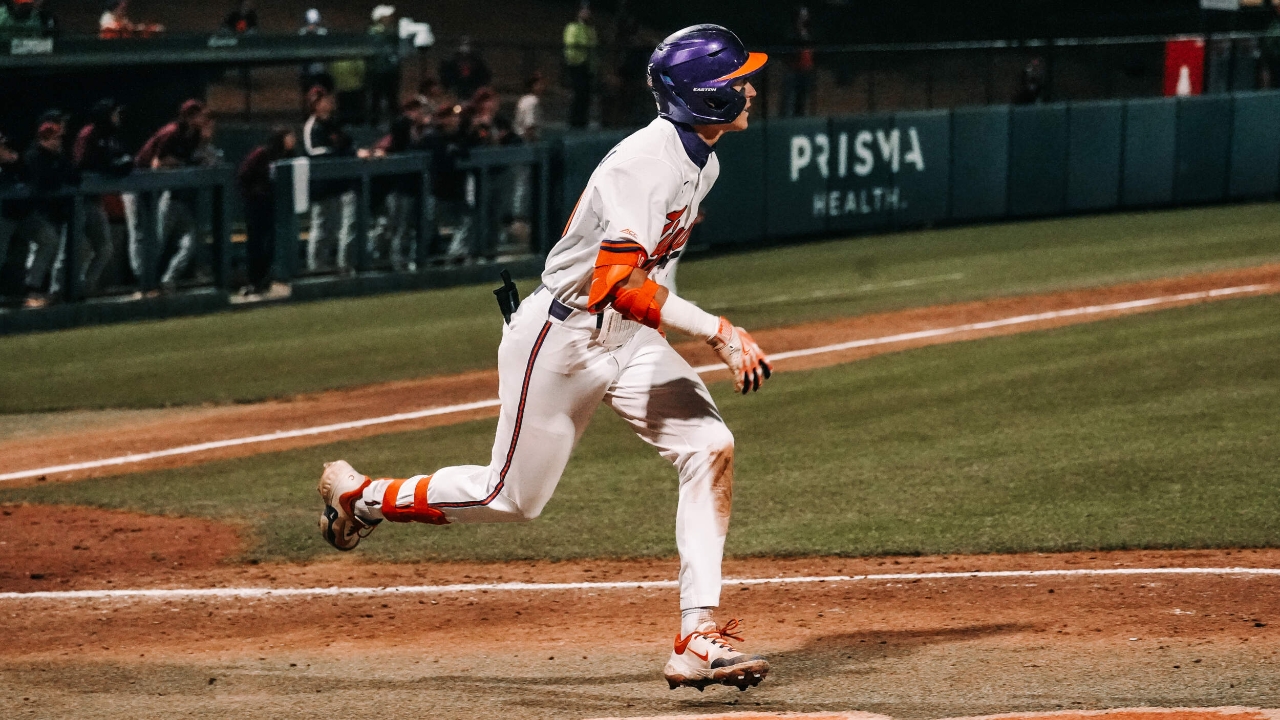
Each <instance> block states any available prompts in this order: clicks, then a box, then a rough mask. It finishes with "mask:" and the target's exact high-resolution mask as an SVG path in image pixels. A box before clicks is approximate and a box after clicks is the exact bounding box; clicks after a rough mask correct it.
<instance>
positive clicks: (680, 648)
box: [676, 632, 711, 662]
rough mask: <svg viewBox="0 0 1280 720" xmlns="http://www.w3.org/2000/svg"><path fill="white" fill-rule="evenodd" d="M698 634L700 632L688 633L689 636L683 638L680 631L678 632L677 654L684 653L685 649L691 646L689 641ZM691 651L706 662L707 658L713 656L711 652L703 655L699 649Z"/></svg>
mask: <svg viewBox="0 0 1280 720" xmlns="http://www.w3.org/2000/svg"><path fill="white" fill-rule="evenodd" d="M697 634H698V633H696V632H691V633H689V634H688V636H686V637H683V638H682V637H680V634H679V633H676V654H677V655H683V654H684V651H685V649H687V648H688V647H689V641H690V640H692V639H693V637H694V636H695V635H697ZM689 652H691V653H693V655H694V657H697V658H700V659H701V660H702V662H706V661H707V658H708V657H711V653H707V654H706V655H703V654H701V653H699V652H698V651H697V650H690V651H689Z"/></svg>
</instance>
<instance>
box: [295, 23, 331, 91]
mask: <svg viewBox="0 0 1280 720" xmlns="http://www.w3.org/2000/svg"><path fill="white" fill-rule="evenodd" d="M328 34H329V28H327V27H325V26H324V25H323V24H321V22H320V11H319V10H317V9H315V8H311V9H310V10H308V11H307V14H306V15H305V16H304V23H303V25H302V27H301V28H299V29H298V35H299V36H302V37H306V36H308V35H315V36H317V37H323V36H325V35H328ZM301 79H302V95H303V96H304V97H305V96H306V94H307V91H308V90H310V89H311V88H313V87H315V86H316V85H319V86H321V87H323V88H324V89H326V90H328V91H329V92H333V76H332V75H330V74H329V68H328V67H327V66H326V65H325V64H324V63H322V62H313V63H307V64H306V65H303V66H302V75H301Z"/></svg>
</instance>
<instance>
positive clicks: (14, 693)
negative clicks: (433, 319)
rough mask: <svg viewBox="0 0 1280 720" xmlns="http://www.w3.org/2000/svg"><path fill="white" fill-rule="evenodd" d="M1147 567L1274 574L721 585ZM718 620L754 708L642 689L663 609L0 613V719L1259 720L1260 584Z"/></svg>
mask: <svg viewBox="0 0 1280 720" xmlns="http://www.w3.org/2000/svg"><path fill="white" fill-rule="evenodd" d="M5 517H12V516H5ZM8 536H10V537H12V535H11V534H9V535H8ZM1154 566H1239V567H1246V566H1252V567H1280V550H1257V551H1252V550H1250V551H1226V550H1224V551H1197V552H1120V553H1071V554H1055V555H1015V556H970V557H955V556H953V557H932V558H867V559H845V558H812V559H795V560H786V559H762V558H758V559H747V560H735V561H731V562H729V563H728V564H727V567H726V574H727V575H728V576H731V577H744V576H755V577H760V576H775V575H788V576H790V575H815V574H824V573H834V572H840V573H847V574H861V573H866V572H873V573H883V572H885V571H886V570H889V571H892V572H901V573H918V572H924V571H933V570H955V571H967V570H978V569H987V570H989V569H1049V568H1065V569H1073V568H1116V567H1129V568H1140V567H1154ZM675 569H676V565H675V562H674V561H673V560H652V561H640V562H625V561H612V562H580V563H512V564H506V565H466V564H433V565H394V566H392V565H360V564H357V563H354V562H349V561H336V562H326V563H317V564H312V565H303V566H268V565H261V566H256V567H229V566H228V567H221V568H214V569H211V570H186V571H184V570H175V571H173V572H160V571H157V572H155V573H153V574H152V576H151V577H150V579H149V582H151V583H153V584H158V585H174V584H179V585H180V584H186V583H199V584H200V585H202V586H205V587H210V586H219V585H224V584H227V583H236V584H242V585H244V584H255V585H271V586H276V587H283V586H298V585H301V584H306V583H310V584H320V585H332V584H338V585H342V584H359V583H369V582H373V583H374V584H394V583H403V582H417V583H445V582H480V581H490V580H497V579H506V580H511V579H532V580H536V581H539V582H547V581H551V580H557V579H560V580H567V579H573V580H582V579H584V578H592V579H601V578H611V579H641V578H652V577H660V578H662V579H669V578H671V577H673V576H674V573H675ZM134 579H135V580H138V581H139V582H143V581H147V579H146V578H142V577H137V576H135V578H134ZM6 585H7V583H6ZM76 585H79V586H86V585H88V583H76ZM114 587H119V582H117V583H116V584H115V585H114ZM722 606H723V609H722V615H723V617H742V618H744V619H745V621H746V623H747V631H746V632H747V634H746V639H747V642H746V645H745V647H746V648H747V649H750V650H753V651H759V652H763V653H766V654H768V656H769V657H770V659H771V662H772V663H773V664H774V671H773V673H772V674H771V675H770V677H769V679H768V680H767V681H766V682H765V684H764V685H762V686H761V687H760V688H757V689H753V690H750V691H748V692H746V693H739V692H738V691H737V690H736V689H732V688H709V689H708V690H707V692H705V693H701V694H699V693H697V692H695V691H693V690H688V689H685V690H681V691H674V692H672V691H668V690H667V688H666V684H665V683H664V682H662V679H661V676H660V674H659V671H660V669H661V666H662V663H663V661H664V659H665V656H666V653H668V652H669V645H670V641H671V637H672V636H673V635H674V634H675V632H676V629H677V628H676V620H677V613H676V609H675V608H676V591H675V590H674V589H634V588H630V589H627V588H624V589H618V590H607V591H605V590H558V591H512V592H498V591H490V592H484V591H473V592H464V593H448V594H442V595H433V596H408V595H406V596H378V597H351V596H335V597H322V598H278V599H234V598H202V599H194V600H182V601H172V600H145V599H144V600H136V601H122V600H3V601H0V629H3V632H4V635H5V637H6V639H7V642H6V643H4V644H2V645H0V706H4V705H9V706H11V707H12V709H14V710H18V709H31V708H38V709H39V711H40V712H39V713H37V714H45V715H48V716H65V715H68V714H74V715H77V716H83V717H118V716H121V715H128V716H130V717H135V718H136V717H159V716H166V715H167V716H172V715H192V716H206V715H208V716H213V715H218V716H226V715H228V714H230V715H236V714H239V713H244V712H250V711H251V710H252V711H254V712H257V713H267V714H271V715H273V716H280V717H301V716H306V715H311V716H314V715H317V714H325V713H335V712H351V711H354V710H357V709H359V708H361V707H364V706H365V704H366V703H370V702H374V703H376V704H378V705H381V706H383V707H394V708H395V710H396V712H395V713H393V714H394V715H404V716H410V715H415V714H416V715H427V716H430V717H442V718H466V717H489V716H493V715H496V714H499V713H504V714H512V713H514V714H515V715H516V716H518V717H522V718H526V717H527V718H570V717H613V716H654V715H663V714H672V713H680V714H696V713H702V714H707V713H717V712H726V711H730V710H738V711H744V710H751V711H758V712H769V713H777V712H819V711H833V712H834V711H839V712H847V711H853V710H861V711H870V712H875V713H881V714H885V715H889V716H891V717H894V718H904V719H907V718H941V717H956V716H962V715H982V714H993V713H1000V712H1018V711H1025V712H1031V711H1044V710H1060V709H1073V708H1075V709H1099V708H1107V707H1135V706H1158V707H1186V706H1197V705H1210V706H1229V705H1234V706H1249V707H1258V706H1262V707H1275V706H1278V705H1280V656H1278V655H1277V650H1280V630H1278V628H1280V625H1278V624H1277V623H1278V622H1280V578H1277V577H1275V576H1240V575H1223V576H1217V575H1210V576H1204V575H1195V576H1142V575H1135V576H1122V577H1116V576H1106V577H1099V576H1058V577H1047V578H1046V577H1038V578H1034V579H1028V578H1025V577H1023V578H982V579H972V578H964V579H918V580H915V581H911V580H898V581H862V582H832V583H814V584H807V585H758V586H742V587H732V586H731V587H728V588H726V592H725V595H724V598H723V601H722ZM22 698H29V699H28V700H25V701H24V700H22ZM1124 720H1137V719H1136V718H1135V719H1129V718H1125V719H1124Z"/></svg>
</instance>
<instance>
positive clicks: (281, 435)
mask: <svg viewBox="0 0 1280 720" xmlns="http://www.w3.org/2000/svg"><path fill="white" fill-rule="evenodd" d="M1277 288H1280V285H1278V284H1275V283H1268V284H1260V285H1240V286H1237V287H1228V288H1218V289H1216V290H1204V291H1201V292H1189V293H1181V294H1178V295H1163V296H1160V297H1152V298H1145V299H1142V300H1130V301H1127V302H1118V303H1110V304H1108V305H1087V306H1085V307H1077V308H1068V309H1066V310H1051V311H1048V312H1042V313H1034V314H1031V315H1016V316H1013V317H1007V318H1000V319H998V320H987V321H984V322H976V323H965V324H964V325H955V326H952V327H945V328H934V329H932V330H918V331H916V332H909V333H899V334H897V335H886V336H884V337H878V338H866V339H864V340H853V341H850V342H844V343H836V344H834V345H823V346H821V347H813V348H805V349H802V350H791V351H789V352H781V353H776V354H774V355H771V356H770V358H771V359H773V360H787V359H790V358H798V357H807V356H810V355H822V354H825V353H833V352H843V351H845V350H855V349H857V348H864V347H871V346H874V345H890V344H893V343H900V342H910V341H912V340H925V339H929V338H936V337H943V336H946V335H956V334H960V333H966V332H973V331H975V330H990V329H992V328H999V327H1008V326H1011V325H1025V324H1027V323H1034V322H1040V321H1043V320H1055V319H1058V318H1066V317H1076V316H1080V315H1097V314H1101V313H1109V312H1119V311H1122V310H1134V309H1137V308H1144V307H1153V306H1157V305H1169V304H1173V303H1180V302H1188V301H1192V300H1207V299H1210V298H1218V297H1225V296H1228V295H1239V294H1241V293H1250V292H1260V291H1264V290H1274V289H1277ZM724 369H725V368H724V366H723V365H720V364H714V365H700V366H698V367H696V368H694V371H695V372H697V373H698V374H705V373H709V372H715V371H717V370H724ZM501 404H502V403H501V402H500V401H499V400H498V399H497V398H493V399H490V400H481V401H478V402H470V403H462V404H459V405H446V406H443V407H435V408H428V409H426V410H416V411H414V412H407V413H397V414H395V415H385V416H382V417H374V418H365V419H363V420H352V421H350V422H341V423H333V424H331V425H319V426H316V427H309V428H300V429H297V430H284V431H280V432H274V433H269V434H267V435H252V436H250V437H241V438H229V439H227V440H215V441H212V442H206V443H198V444H196V445H182V446H180V447H173V448H168V449H165V450H155V451H153V452H145V453H133V454H130V455H120V456H117V457H112V458H104V459H102V460H89V461H86V462H79V463H70V464H68V465H54V466H51V467H44V468H36V469H34V470H19V471H17V472H9V473H4V474H0V482H5V481H10V480H22V479H25V478H32V477H39V476H41V475H56V474H59V473H68V472H77V471H79V470H94V469H97V468H103V467H110V466H113V465H129V464H133V463H140V462H145V461H147V460H155V459H157V458H164V457H172V456H174V455H190V454H192V453H198V452H205V451H208V450H217V449H219V448H228V447H237V446H240V445H253V444H255V443H265V442H273V441H277V440H286V439H288V438H297V437H307V436H311V435H325V434H328V433H335V432H341V431H343V430H354V429H357V428H362V427H369V426H372V425H386V424H388V423H396V422H404V421H407V420H417V419H419V418H427V417H435V416H438V415H452V414H454V413H461V412H467V411H470V410H480V409H483V408H491V407H497V406H498V405H501Z"/></svg>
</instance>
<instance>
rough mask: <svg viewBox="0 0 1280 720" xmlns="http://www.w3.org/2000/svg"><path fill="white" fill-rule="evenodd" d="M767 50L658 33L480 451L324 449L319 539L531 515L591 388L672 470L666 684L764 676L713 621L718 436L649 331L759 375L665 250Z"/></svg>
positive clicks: (528, 314) (676, 251)
mask: <svg viewBox="0 0 1280 720" xmlns="http://www.w3.org/2000/svg"><path fill="white" fill-rule="evenodd" d="M767 59H768V58H767V56H765V55H764V54H763V53H749V52H747V51H746V49H745V48H744V47H743V45H742V42H741V41H740V40H739V39H738V37H737V36H736V35H734V34H733V33H732V32H730V31H729V30H727V29H725V28H723V27H720V26H718V25H696V26H693V27H689V28H686V29H684V30H681V31H680V32H677V33H676V34H674V35H672V36H670V37H668V38H667V39H666V40H664V41H663V42H662V44H660V45H659V46H658V48H657V49H656V50H655V51H654V52H653V55H652V57H651V58H650V64H649V83H650V85H651V87H652V88H653V94H654V97H655V98H656V99H657V104H658V114H659V117H658V118H657V119H655V120H654V121H653V122H652V123H650V124H649V125H648V126H647V127H645V128H643V129H641V130H639V131H637V132H635V133H634V134H632V135H631V136H630V137H628V138H627V139H625V140H623V141H622V142H621V143H619V144H618V145H617V146H616V147H615V148H614V149H613V150H612V151H611V152H610V153H609V154H608V155H607V156H606V157H605V159H604V160H603V161H601V163H600V165H599V166H598V167H597V168H596V170H595V172H594V173H593V174H592V176H591V179H590V180H589V181H588V182H587V187H586V189H585V190H584V191H583V193H582V196H581V197H580V198H579V200H578V203H577V206H576V207H575V208H574V210H573V214H572V215H571V216H570V218H569V223H568V225H567V226H566V228H565V231H564V234H563V236H562V238H561V239H560V242H559V243H557V244H556V246H555V247H554V248H553V249H552V250H551V253H550V255H549V256H548V258H547V264H546V269H545V270H544V271H543V274H542V282H543V284H542V285H541V286H539V287H538V289H537V290H535V291H534V292H533V294H532V295H531V296H530V297H528V298H527V299H526V300H525V301H524V303H523V304H521V305H520V307H519V309H518V310H517V311H516V312H515V314H514V315H512V316H511V319H510V323H509V324H508V325H507V326H506V327H504V328H503V338H502V343H501V345H500V347H499V349H498V372H499V377H500V383H499V396H500V399H501V402H502V409H501V413H500V416H499V419H498V432H497V438H496V440H495V442H494V445H493V454H492V458H491V459H490V462H489V464H488V465H487V466H481V465H473V466H462V467H449V468H444V469H441V470H438V471H436V472H435V474H433V475H415V476H413V477H410V478H408V479H382V480H373V479H370V478H368V477H366V476H364V475H361V474H360V473H358V472H356V471H355V470H354V469H352V467H351V466H350V465H349V464H347V463H346V462H344V461H338V462H333V463H329V464H328V465H326V467H325V470H324V473H323V475H322V476H321V478H320V484H319V488H318V489H319V491H320V495H321V497H323V498H324V502H325V506H326V507H325V509H324V512H323V513H322V514H321V516H320V531H321V533H322V534H323V536H324V538H325V540H327V541H328V542H329V543H330V544H331V545H333V546H334V547H336V548H338V549H339V550H350V549H351V548H354V547H355V546H356V544H357V543H359V542H360V539H361V538H362V537H365V536H367V535H368V534H369V533H370V532H372V531H373V530H374V529H375V528H376V527H377V525H378V524H379V523H381V522H382V521H383V520H386V521H390V522H420V523H429V524H435V525H443V524H447V523H453V522H462V523H473V522H519V521H525V520H532V519H533V518H536V517H538V515H539V514H540V513H541V512H542V508H543V506H544V505H546V503H547V501H548V500H549V499H550V498H551V494H552V492H553V491H554V490H555V487H556V483H557V482H558V481H559V479H560V475H561V473H562V472H563V471H564V467H565V464H566V463H567V462H568V460H569V455H570V453H571V452H572V451H573V447H574V444H575V443H576V442H577V441H578V439H579V438H580V437H582V433H583V431H585V430H586V427H587V423H588V422H589V421H590V420H591V415H592V413H593V412H594V411H595V409H596V407H597V406H598V405H599V404H600V403H601V402H602V401H603V402H604V403H606V404H608V405H609V406H610V407H611V408H613V410H614V411H615V412H617V413H618V414H619V415H620V416H621V417H622V418H623V419H624V420H626V421H627V422H628V423H629V424H630V425H631V427H632V428H633V429H634V430H635V432H636V434H638V435H639V436H640V437H641V438H642V439H644V440H645V441H646V442H648V443H649V444H650V445H653V446H654V447H655V448H656V449H657V450H658V452H659V453H661V454H662V456H663V457H665V458H666V459H667V460H669V461H671V463H672V464H673V465H675V467H676V470H677V471H678V472H679V476H680V498H679V506H678V509H677V512H676V546H677V548H678V549H679V552H680V607H681V623H680V625H681V628H680V632H679V633H678V634H677V636H676V641H675V647H674V648H673V650H672V653H671V658H670V660H669V661H668V662H667V665H666V667H665V669H664V675H665V676H666V678H667V681H668V683H669V684H670V686H671V687H672V688H673V689H674V688H676V687H678V686H681V685H687V686H692V687H697V688H698V689H699V690H701V689H702V688H703V687H705V686H706V685H708V684H717V683H718V684H725V685H734V686H737V687H739V688H741V689H743V690H745V689H746V688H747V687H748V686H754V685H757V684H759V683H760V681H761V680H763V679H764V677H765V675H766V674H767V673H768V671H769V663H768V661H766V660H765V659H764V658H763V657H760V656H758V655H748V654H744V653H741V652H739V651H737V650H736V649H734V646H733V644H732V641H734V640H741V638H740V637H739V635H738V631H737V628H738V623H737V621H736V620H731V621H729V622H728V623H726V624H724V625H718V624H717V623H716V622H715V620H713V619H712V615H711V613H712V610H713V609H714V608H715V607H716V606H717V605H718V604H719V601H720V585H721V576H720V564H721V558H722V556H723V553H724V539H725V535H726V533H727V532H728V528H729V512H730V507H731V504H732V497H733V435H732V434H731V433H730V432H729V429H728V428H727V427H726V426H725V423H724V421H723V420H722V419H721V418H720V414H719V412H718V411H717V410H716V405H715V402H714V401H712V399H711V395H710V394H709V393H708V392H707V388H706V386H705V385H703V383H702V380H701V379H700V378H699V377H698V374H697V373H695V372H694V371H693V369H692V368H691V367H690V366H689V364H688V363H687V362H685V360H684V359H683V358H681V357H680V355H678V354H677V353H676V352H675V350H673V349H672V348H671V346H670V345H669V344H668V343H667V340H666V337H665V335H664V333H663V331H664V330H678V331H680V332H682V333H684V334H686V335H690V336H693V337H699V338H703V339H705V340H706V341H707V343H708V344H709V345H710V346H711V347H712V349H713V350H714V351H715V352H716V354H717V355H718V356H719V357H720V359H721V360H723V361H724V363H725V365H727V366H728V368H729V369H730V371H732V373H733V378H734V387H735V389H737V390H738V391H740V392H742V393H746V392H749V391H752V390H758V389H759V388H760V385H761V383H762V382H763V381H764V380H765V379H767V378H768V377H769V375H770V372H771V367H770V365H769V361H768V359H767V358H766V357H765V355H764V353H763V352H761V350H760V347H759V346H758V345H757V344H756V343H755V341H754V340H752V339H751V336H750V335H748V334H747V332H746V331H745V330H743V329H742V328H739V327H735V326H734V325H733V324H732V323H730V322H729V321H728V320H726V319H725V318H721V317H716V316H714V315H711V314H709V313H707V312H705V311H703V310H701V309H699V308H698V307H697V306H695V305H693V304H692V303H690V302H688V301H687V300H684V299H682V298H681V297H680V296H679V295H677V294H676V292H675V268H676V263H677V261H678V260H679V258H680V255H681V254H682V252H683V250H684V247H685V243H686V242H687V240H688V238H689V232H690V231H691V230H692V228H693V225H694V223H695V222H696V219H697V218H698V215H699V209H700V207H701V204H702V201H703V198H705V197H706V195H707V193H708V192H709V191H710V190H711V186H712V185H713V184H715V181H716V177H717V176H718V175H719V174H720V165H719V161H718V160H717V159H716V155H715V153H714V146H715V142H716V141H717V140H718V139H719V138H720V136H721V135H723V134H724V133H726V132H734V131H738V130H743V129H745V128H746V127H747V121H748V116H749V110H750V106H751V98H752V97H754V96H755V94H756V92H755V89H754V88H753V87H752V86H751V83H750V78H751V76H752V75H754V74H755V73H757V72H759V71H760V69H761V68H762V67H763V66H764V64H765V62H766V60H767Z"/></svg>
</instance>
